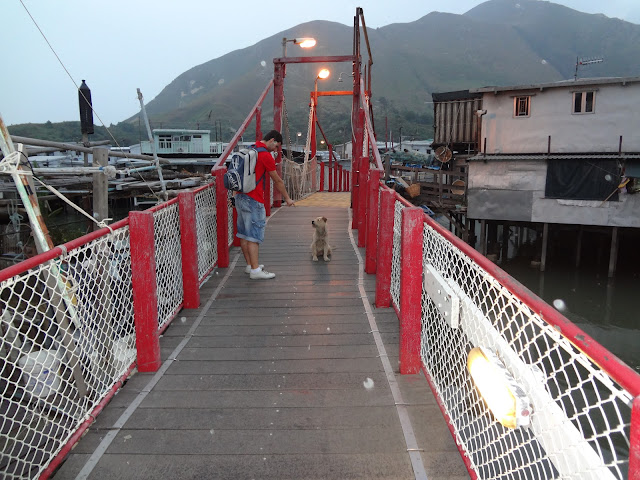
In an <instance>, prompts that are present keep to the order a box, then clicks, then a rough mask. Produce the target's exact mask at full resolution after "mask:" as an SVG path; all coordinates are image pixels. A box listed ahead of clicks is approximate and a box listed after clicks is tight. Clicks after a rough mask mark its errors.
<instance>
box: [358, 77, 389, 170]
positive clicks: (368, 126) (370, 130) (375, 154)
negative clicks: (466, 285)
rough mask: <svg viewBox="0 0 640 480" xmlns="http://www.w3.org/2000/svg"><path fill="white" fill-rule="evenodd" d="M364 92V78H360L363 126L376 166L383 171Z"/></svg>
mask: <svg viewBox="0 0 640 480" xmlns="http://www.w3.org/2000/svg"><path fill="white" fill-rule="evenodd" d="M365 98H367V97H366V96H365V92H364V80H363V79H362V78H360V101H361V102H362V109H363V110H364V119H365V124H366V125H365V128H366V129H367V139H368V140H369V143H370V144H371V150H373V158H375V160H376V165H377V167H378V168H379V169H380V170H381V171H384V167H383V166H382V158H380V152H379V151H378V145H377V142H376V134H375V131H374V130H373V123H372V122H371V118H370V117H369V106H368V105H367V102H366V101H365Z"/></svg>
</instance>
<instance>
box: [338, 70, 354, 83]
mask: <svg viewBox="0 0 640 480" xmlns="http://www.w3.org/2000/svg"><path fill="white" fill-rule="evenodd" d="M342 75H349V76H350V77H353V72H351V73H346V72H340V75H338V83H342Z"/></svg>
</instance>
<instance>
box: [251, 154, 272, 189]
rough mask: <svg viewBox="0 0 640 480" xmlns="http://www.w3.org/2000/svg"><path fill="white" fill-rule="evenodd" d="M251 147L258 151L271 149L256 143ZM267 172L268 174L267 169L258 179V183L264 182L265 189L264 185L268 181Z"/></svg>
mask: <svg viewBox="0 0 640 480" xmlns="http://www.w3.org/2000/svg"><path fill="white" fill-rule="evenodd" d="M249 148H253V149H254V150H255V151H256V152H268V151H269V150H267V149H266V148H264V147H256V144H255V143H254V144H253V145H251V146H250V147H249ZM266 174H267V170H266V169H265V171H264V172H263V174H262V176H261V177H260V178H259V179H258V180H257V181H256V185H257V184H258V183H260V182H262V190H264V186H265V184H266V181H267V179H266V178H265V175H266Z"/></svg>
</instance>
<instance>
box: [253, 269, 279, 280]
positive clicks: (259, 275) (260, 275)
mask: <svg viewBox="0 0 640 480" xmlns="http://www.w3.org/2000/svg"><path fill="white" fill-rule="evenodd" d="M275 276H276V274H275V273H271V272H267V271H266V270H260V271H259V272H256V273H253V272H251V273H249V278H251V280H266V279H268V278H273V277H275Z"/></svg>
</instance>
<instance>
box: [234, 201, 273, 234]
mask: <svg viewBox="0 0 640 480" xmlns="http://www.w3.org/2000/svg"><path fill="white" fill-rule="evenodd" d="M234 198H235V200H236V211H237V213H238V234H237V236H238V238H244V239H245V240H248V241H250V242H254V243H262V241H263V240H264V227H265V225H266V224H267V214H266V212H265V210H264V205H263V204H262V203H260V202H257V201H256V200H254V199H253V198H251V197H250V196H248V195H245V194H244V193H238V194H237V195H236V196H235V197H234Z"/></svg>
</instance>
